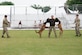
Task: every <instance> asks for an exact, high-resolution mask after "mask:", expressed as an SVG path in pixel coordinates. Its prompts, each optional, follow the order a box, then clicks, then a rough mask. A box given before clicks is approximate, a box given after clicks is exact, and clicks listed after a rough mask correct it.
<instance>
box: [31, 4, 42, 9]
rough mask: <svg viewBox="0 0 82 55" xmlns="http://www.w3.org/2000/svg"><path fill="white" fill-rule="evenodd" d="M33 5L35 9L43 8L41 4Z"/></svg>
mask: <svg viewBox="0 0 82 55" xmlns="http://www.w3.org/2000/svg"><path fill="white" fill-rule="evenodd" d="M31 7H32V8H34V9H42V7H41V6H40V5H36V4H34V5H31Z"/></svg>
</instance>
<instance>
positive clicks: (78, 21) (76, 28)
mask: <svg viewBox="0 0 82 55" xmlns="http://www.w3.org/2000/svg"><path fill="white" fill-rule="evenodd" d="M79 28H80V19H79V18H78V17H76V19H75V32H76V36H80V35H81V33H80V30H79Z"/></svg>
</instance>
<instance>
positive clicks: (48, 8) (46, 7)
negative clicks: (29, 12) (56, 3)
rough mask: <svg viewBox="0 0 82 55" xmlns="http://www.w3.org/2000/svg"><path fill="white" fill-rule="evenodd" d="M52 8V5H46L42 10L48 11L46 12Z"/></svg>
mask: <svg viewBox="0 0 82 55" xmlns="http://www.w3.org/2000/svg"><path fill="white" fill-rule="evenodd" d="M50 9H51V8H50V6H45V7H43V8H42V12H44V13H46V12H48V11H49V10H50Z"/></svg>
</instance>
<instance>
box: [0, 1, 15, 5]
mask: <svg viewBox="0 0 82 55" xmlns="http://www.w3.org/2000/svg"><path fill="white" fill-rule="evenodd" d="M0 5H14V3H12V2H8V1H5V2H1V3H0Z"/></svg>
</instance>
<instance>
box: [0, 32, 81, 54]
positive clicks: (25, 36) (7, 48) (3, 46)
mask: <svg viewBox="0 0 82 55" xmlns="http://www.w3.org/2000/svg"><path fill="white" fill-rule="evenodd" d="M58 32H59V31H57V34H58ZM81 33H82V31H81ZM0 34H2V30H0ZM9 34H10V36H11V38H0V55H82V36H81V37H75V32H74V31H73V30H65V31H64V34H63V36H62V37H60V38H59V37H58V38H55V37H54V34H53V32H52V34H51V37H50V38H48V37H47V36H48V31H47V30H46V31H44V32H43V35H42V38H39V35H38V34H36V33H35V31H33V30H9ZM0 36H1V35H0Z"/></svg>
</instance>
